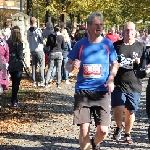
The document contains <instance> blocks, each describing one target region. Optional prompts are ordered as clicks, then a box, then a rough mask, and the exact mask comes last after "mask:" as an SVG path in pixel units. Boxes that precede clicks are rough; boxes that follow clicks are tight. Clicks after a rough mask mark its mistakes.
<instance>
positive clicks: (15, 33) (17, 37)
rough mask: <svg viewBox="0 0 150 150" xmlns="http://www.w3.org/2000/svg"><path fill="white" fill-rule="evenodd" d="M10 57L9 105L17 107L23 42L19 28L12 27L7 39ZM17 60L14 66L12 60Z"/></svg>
mask: <svg viewBox="0 0 150 150" xmlns="http://www.w3.org/2000/svg"><path fill="white" fill-rule="evenodd" d="M8 45H9V51H10V57H9V67H8V68H9V73H10V75H11V80H12V96H11V107H13V108H17V107H18V98H17V95H18V91H19V86H20V81H21V79H22V72H23V63H22V60H23V43H22V39H21V33H20V30H19V28H18V29H13V30H12V32H11V36H10V38H9V40H8ZM16 60H17V67H15V66H14V64H13V63H14V61H16Z"/></svg>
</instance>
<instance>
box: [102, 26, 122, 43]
mask: <svg viewBox="0 0 150 150" xmlns="http://www.w3.org/2000/svg"><path fill="white" fill-rule="evenodd" d="M105 37H106V38H108V39H109V40H111V41H112V42H113V43H114V42H116V41H118V40H120V37H119V35H118V34H116V33H115V28H114V27H112V28H111V29H110V32H109V33H108V34H106V36H105Z"/></svg>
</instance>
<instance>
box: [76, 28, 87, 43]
mask: <svg viewBox="0 0 150 150" xmlns="http://www.w3.org/2000/svg"><path fill="white" fill-rule="evenodd" d="M86 36H87V30H86V29H79V30H77V31H76V33H75V40H76V41H78V40H80V39H82V38H84V37H86Z"/></svg>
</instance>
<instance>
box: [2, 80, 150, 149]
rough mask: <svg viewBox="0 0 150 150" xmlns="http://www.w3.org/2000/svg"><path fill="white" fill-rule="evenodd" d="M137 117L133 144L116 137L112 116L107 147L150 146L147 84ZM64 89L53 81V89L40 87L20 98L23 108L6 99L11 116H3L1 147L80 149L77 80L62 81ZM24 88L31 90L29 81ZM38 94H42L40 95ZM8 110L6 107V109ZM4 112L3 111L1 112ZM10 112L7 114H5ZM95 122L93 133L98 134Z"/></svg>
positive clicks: (102, 145)
mask: <svg viewBox="0 0 150 150" xmlns="http://www.w3.org/2000/svg"><path fill="white" fill-rule="evenodd" d="M146 84H147V80H146V79H145V80H143V92H142V96H141V103H140V106H139V110H138V113H137V114H136V121H135V124H134V127H133V131H132V137H133V140H134V144H133V145H127V144H126V143H125V142H124V138H123V136H122V139H121V141H120V142H119V143H116V142H115V141H113V140H112V133H113V130H114V128H115V123H114V121H113V118H112V122H111V126H110V131H109V135H108V137H107V139H106V140H105V141H104V142H102V143H101V147H102V149H104V150H112V149H113V150H130V149H135V150H148V149H150V148H149V147H148V146H149V145H148V144H147V143H148V138H147V128H148V124H147V116H146V113H145V87H146ZM62 87H63V88H62V89H61V90H60V89H57V88H56V86H55V85H52V86H51V87H50V88H49V89H46V90H45V89H43V88H38V89H37V91H36V94H35V95H34V94H33V93H31V97H30V98H28V99H27V98H26V99H25V100H24V101H21V102H20V106H21V107H20V109H19V110H13V111H12V110H9V107H8V106H7V101H5V102H3V104H4V109H8V110H7V115H8V117H7V118H3V117H2V119H0V131H1V136H0V150H79V145H78V134H79V129H78V127H77V126H75V125H72V118H73V93H74V83H72V84H71V85H65V84H62ZM22 89H23V90H29V89H30V88H29V87H28V86H26V85H23V86H22ZM35 97H38V99H36V98H35ZM5 113H6V111H5ZM3 115H4V112H2V113H1V116H3ZM5 115H6V114H5ZM94 130H95V128H94V125H93V124H92V131H91V135H92V134H94Z"/></svg>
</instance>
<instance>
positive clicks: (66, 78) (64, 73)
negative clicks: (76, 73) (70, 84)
mask: <svg viewBox="0 0 150 150" xmlns="http://www.w3.org/2000/svg"><path fill="white" fill-rule="evenodd" d="M67 61H68V57H67V58H63V61H62V67H61V68H62V80H68V76H69V72H68V71H67V70H66V68H65V65H66V63H67Z"/></svg>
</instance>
